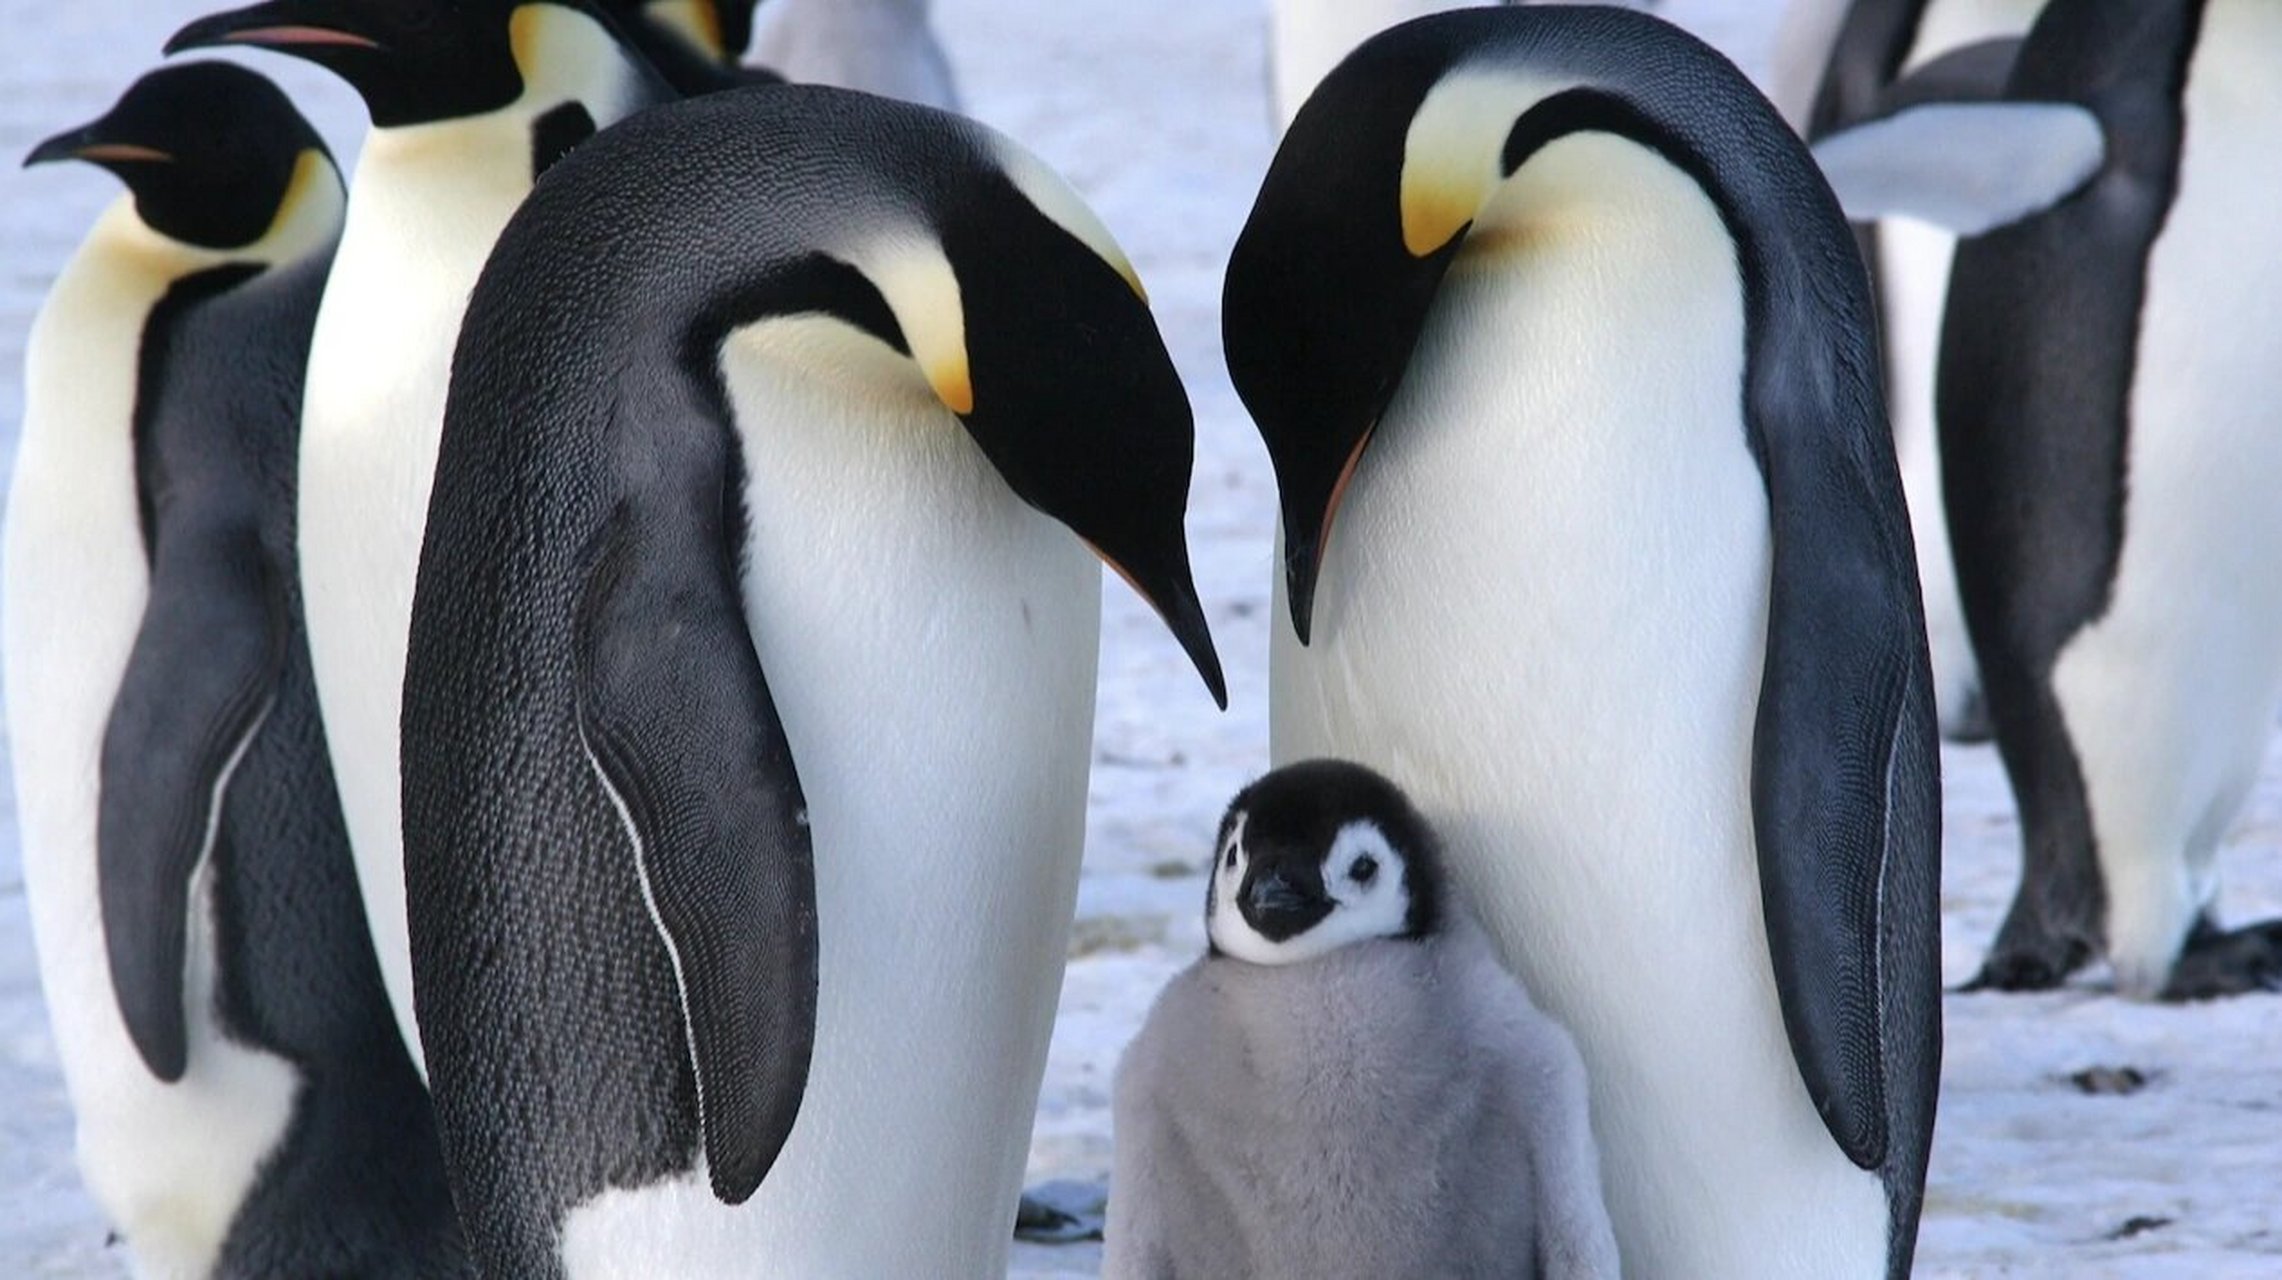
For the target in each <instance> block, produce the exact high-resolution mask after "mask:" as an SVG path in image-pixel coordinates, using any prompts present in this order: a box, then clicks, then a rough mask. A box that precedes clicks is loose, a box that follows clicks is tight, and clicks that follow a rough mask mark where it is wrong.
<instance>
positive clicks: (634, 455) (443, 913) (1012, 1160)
mask: <svg viewBox="0 0 2282 1280" xmlns="http://www.w3.org/2000/svg"><path fill="white" fill-rule="evenodd" d="M446 417H447V423H448V425H447V428H446V431H445V440H444V450H443V456H442V461H441V466H440V467H439V470H438V474H437V484H436V490H435V497H434V501H433V503H432V505H431V508H430V515H429V521H428V539H427V548H426V551H425V553H424V556H423V559H422V563H421V573H420V583H419V594H418V598H417V607H416V608H415V610H414V616H413V625H412V646H411V662H410V669H409V672H408V675H407V681H406V686H405V699H404V728H405V744H406V747H405V754H404V764H405V831H406V851H407V865H406V871H407V883H408V886H409V889H410V892H411V906H412V917H411V919H412V944H413V947H412V954H413V963H414V968H415V971H416V976H417V978H418V982H419V987H420V1019H421V1028H422V1031H423V1033H424V1035H425V1037H426V1041H427V1044H428V1049H429V1064H430V1067H431V1070H432V1078H433V1081H434V1085H435V1089H436V1097H437V1106H438V1111H439V1116H440V1120H441V1124H442V1127H443V1131H444V1139H445V1147H446V1152H447V1156H448V1158H449V1163H450V1165H451V1168H452V1176H453V1178H454V1179H455V1182H454V1188H455V1193H456V1194H457V1196H458V1197H459V1199H460V1202H461V1203H463V1204H467V1205H471V1206H475V1205H480V1206H483V1209H482V1210H481V1211H480V1212H477V1213H473V1214H471V1219H472V1221H471V1234H472V1242H471V1243H472V1245H473V1247H474V1249H475V1251H476V1253H477V1255H478V1257H479V1258H480V1259H481V1261H482V1263H483V1265H484V1266H485V1267H486V1268H487V1269H488V1270H489V1271H491V1272H492V1273H494V1274H505V1275H516V1276H544V1275H560V1276H572V1277H586V1276H621V1275H673V1276H686V1277H704V1276H724V1275H750V1274H754V1272H755V1268H756V1267H757V1268H759V1269H760V1271H762V1272H765V1273H766V1274H770V1275H783V1276H803V1277H807V1276H815V1277H839V1276H847V1277H871V1276H930V1277H932V1276H947V1277H948V1276H993V1277H995V1276H999V1275H1003V1274H1004V1273H1005V1265H1006V1255H1007V1249H1008V1247H1009V1242H1010V1231H1009V1227H1010V1224H1011V1222H1012V1220H1013V1212H1014V1207H1015V1200H1016V1196H1017V1194H1018V1192H1019V1190H1020V1179H1021V1176H1022V1170H1023V1164H1024V1160H1025V1157H1026V1154H1027V1150H1028V1138H1027V1135H1028V1133H1029V1128H1030V1120H1031V1116H1032V1114H1033V1108H1034V1106H1035V1103H1036V1099H1037V1090H1038V1085H1039V1080H1040V1076H1041V1073H1042V1071H1043V1069H1044V1061H1045V1052H1046V1043H1047V1038H1048V1029H1049V1026H1050V1024H1051V1022H1052V1020H1053V1013H1054V1004H1055V997H1056V993H1057V989H1058V986H1059V981H1060V975H1061V972H1062V964H1063V956H1064V954H1065V948H1066V944H1067V936H1068V929H1069V921H1070V917H1071V912H1072V908H1073V906H1074V897H1075V891H1076V884H1077V873H1078V855H1079V849H1080V845H1081V844H1082V843H1083V840H1084V833H1085V797H1086V785H1087V762H1088V759H1089V756H1090V742H1091V732H1092V723H1093V714H1092V713H1093V697H1094V679H1095V655H1096V647H1097V643H1098V638H1099V637H1098V633H1099V626H1100V572H1099V566H1098V565H1097V564H1096V562H1095V558H1094V555H1093V552H1094V551H1098V552H1099V553H1100V555H1101V556H1102V557H1103V558H1105V559H1107V560H1108V561H1109V563H1111V564H1112V565H1113V566H1115V567H1117V568H1118V569H1119V570H1120V571H1121V572H1122V573H1123V574H1124V575H1125V577H1126V578H1127V579H1128V580H1129V581H1130V582H1132V583H1133V584H1134V585H1135V586H1136V587H1137V588H1138V589H1139V590H1140V592H1141V594H1142V595H1144V596H1145V597H1147V598H1148V599H1150V600H1151V601H1153V602H1154V603H1155V605H1156V606H1157V607H1158V609H1159V610H1160V611H1161V612H1162V613H1163V614H1164V615H1165V617H1166V618H1167V620H1168V622H1169V624H1170V625H1171V627H1172V629H1173V632H1174V634H1175V635H1176V636H1177V637H1178V638H1179V639H1180V642H1181V643H1182V644H1183V645H1184V646H1185V647H1186V649H1187V650H1188V653H1189V655H1190V657H1191V658H1192V659H1193V660H1194V661H1195V662H1196V664H1197V666H1198V668H1199V670H1200V671H1201V672H1202V673H1203V675H1204V676H1205V679H1206V681H1207V682H1208V684H1209V685H1210V686H1211V688H1212V691H1213V693H1214V695H1215V697H1216V698H1222V699H1223V700H1224V693H1223V686H1222V683H1221V676H1220V669H1219V665H1218V661H1217V659H1216V658H1215V657H1214V655H1213V650H1212V644H1211V639H1210V637H1209V635H1208V634H1207V631H1206V628H1205V621H1204V614H1203V611H1202V609H1201V607H1200V605H1199V603H1198V601H1197V598H1196V593H1195V589H1194V586H1193V585H1192V581H1191V578H1190V573H1189V565H1188V555H1187V549H1186V544H1185V541H1184V539H1183V535H1182V528H1181V516H1182V510H1183V506H1184V502H1185V498H1186V494H1187V490H1188V483H1189V468H1190V463H1191V451H1192V438H1191V427H1190V416H1189V409H1188V403H1187V400H1186V398H1185V397H1184V395H1183V393H1182V390H1181V386H1180V382H1179V380H1178V378H1177V377H1176V376H1175V374H1174V371H1173V367H1172V365H1171V363H1170V362H1169V360H1168V359H1167V356H1166V354H1165V350H1164V346H1163V344H1162V342H1161V340H1160V338H1159V336H1158V334H1157V331H1156V329H1155V327H1154V326H1153V325H1152V323H1151V321H1150V316H1149V311H1148V307H1147V305H1146V303H1145V302H1144V301H1143V300H1142V297H1141V293H1140V287H1139V285H1138V283H1137V282H1136V279H1135V277H1134V274H1133V271H1132V268H1131V267H1130V266H1129V265H1127V263H1126V261H1125V258H1124V257H1123V255H1122V254H1121V253H1120V252H1119V251H1118V249H1117V247H1116V245H1115V244H1114V243H1113V242H1112V241H1111V239H1110V237H1109V235H1108V233H1107V232H1106V231H1104V230H1103V228H1102V226H1101V224H1100V223H1099V222H1098V221H1096V220H1095V218H1094V217H1093V215H1092V214H1091V213H1089V212H1088V211H1087V210H1086V209H1085V207H1084V206H1083V205H1082V204H1081V203H1080V202H1079V201H1078V199H1077V197H1076V196H1075V195H1073V194H1072V193H1071V192H1070V191H1069V189H1068V188H1067V187H1066V186H1064V185H1063V184H1062V182H1061V181H1060V179H1059V178H1057V177H1055V176H1054V175H1053V174H1052V173H1050V172H1049V171H1048V170H1047V169H1046V168H1045V167H1044V166H1043V165H1041V164H1040V163H1039V162H1038V161H1037V160H1035V159H1033V158H1031V157H1030V156H1028V155H1027V154H1026V153H1024V152H1022V151H1020V150H1019V149H1017V148H1016V147H1014V146H1013V145H1012V144H1011V143H1008V142H1006V141H1005V140H1004V139H1001V138H999V137H997V136H996V135H994V134H991V133H989V132H987V131H985V130H984V129H982V128H981V127H980V126H978V125H974V124H971V123H968V122H966V121H963V120H960V119H958V118H957V117H954V116H949V115H946V114H943V113H939V112H935V111H931V110H927V109H923V108H919V107H914V106H910V105H908V104H904V103H898V102H895V101H892V100H889V99H885V98H876V97H872V96H870V95H867V94H860V93H851V92H847V91H843V90H835V89H827V88H821V87H813V86H785V87H780V88H771V89H752V90H732V91H729V92H726V93H721V94H715V95H712V96H710V97H706V98H700V99H694V100H692V101H689V102H686V103H681V104H676V105H674V106H671V107H666V108H660V109H657V110H653V111H650V112H647V113H644V114H643V115H641V116H638V117H636V118H634V119H632V120H629V121H627V122H625V123H624V124H623V125H621V126H619V127H617V128H615V129H613V130H611V131H610V132H609V133H607V134H605V135H603V136H602V137H600V138H597V139H596V140H595V141H594V142H593V143H591V144H589V145H588V146H587V147H585V148H582V149H581V150H580V151H578V152H577V153H574V154H573V155H572V156H571V157H570V158H569V159H567V160H565V161H564V162H563V164H562V165H561V166H559V167H558V169H557V170H556V171H555V172H554V173H552V174H550V175H549V176H548V179H547V181H546V182H545V183H543V184H541V186H540V187H539V189H538V190H537V191H535V192H534V193H533V195H532V197H531V200H530V201H529V202H528V203H527V204H526V205H525V206H524V207H523V209H522V210H521V212H519V213H518V214H517V215H516V217H515V219H514V221H513V222H512V223H511V224H510V225H509V226H508V228H507V231H506V232H505V234H504V235H503V236H502V237H501V239H500V243H499V248H498V251H497V252H496V253H495V254H494V255H493V257H492V260H491V262H490V264H489V265H488V266H487V267H486V269H485V271H484V275H483V278H482V280H481V282H480V283H479V284H478V285H477V287H476V291H475V295H474V298H473V300H472V301H471V303H470V305H469V308H468V314H467V323H466V326H465V328H464V330H463V332H462V334H461V337H460V344H459V349H458V354H457V357H456V360H455V363H454V367H453V374H452V389H451V401H450V406H449V409H448V412H447V415H446ZM1089 547H1090V548H1091V550H1090V551H1089ZM764 673H765V678H764ZM796 769H797V772H796ZM503 1100H504V1105H503ZM796 1115H797V1119H798V1123H797V1124H796V1123H795V1117H796ZM756 1188H757V1190H756Z"/></svg>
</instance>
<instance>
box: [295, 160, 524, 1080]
mask: <svg viewBox="0 0 2282 1280" xmlns="http://www.w3.org/2000/svg"><path fill="white" fill-rule="evenodd" d="M430 128H432V126H430ZM418 132H419V131H418V130H410V129H408V130H396V131H391V133H392V134H394V135H399V136H392V137H387V138H386V139H385V140H384V136H383V135H382V134H375V135H374V136H373V138H372V140H370V141H368V143H367V144H366V155H365V158H364V160H363V161H362V163H361V164H360V165H359V167H358V171H357V181H356V184H355V186H354V187H353V188H352V191H351V194H350V198H349V211H348V225H347V228H346V230H345V231H344V232H343V235H342V239H341V249H340V253H339V255H338V257H337V258H336V259H335V260H334V263H333V271H332V276H331V278H330V279H329V280H328V281H327V283H326V287H325V298H324V301H323V303H322V304H321V306H320V307H319V309H318V312H317V327H316V333H315V336H314V338H313V339H312V346H311V350H310V355H309V381H308V389H307V391H306V393H305V395H306V402H305V404H304V407H303V410H302V429H301V455H300V485H301V490H300V507H299V529H300V537H301V581H302V591H303V595H304V599H305V601H306V611H307V614H308V627H309V653H310V660H311V664H312V668H313V670H314V672H315V675H316V680H317V698H318V705H319V708H320V709H321V710H322V712H323V714H324V720H325V742H326V746H327V747H328V749H329V750H330V751H331V752H332V757H333V766H334V769H333V772H334V776H335V778H336V779H337V781H338V784H339V788H340V793H341V808H342V811H343V813H344V814H345V815H346V817H347V821H348V829H349V841H350V845H351V848H352V849H353V850H354V853H355V856H356V866H357V887H358V889H359V890H360V891H361V893H362V894H363V897H364V908H365V918H366V920H367V921H368V922H369V923H370V924H371V926H372V934H373V949H374V952H375V953H376V954H377V955H378V957H379V959H380V971H381V977H382V979H383V980H384V981H385V983H386V985H387V988H388V999H389V1004H390V1005H391V1006H392V1007H393V1008H394V1010H395V1013H396V1020H397V1025H398V1026H399V1027H400V1028H401V1029H402V1031H403V1034H404V1042H405V1044H406V1045H407V1046H409V1047H410V1049H411V1051H412V1061H413V1063H414V1064H415V1065H416V1066H419V1067H420V1069H421V1072H422V1075H423V1077H424V1076H425V1075H426V1071H427V1067H426V1063H425V1059H424V1058H423V1057H422V1055H421V1053H420V1036H419V1028H418V1026H417V1025H416V1024H415V1023H414V1021H413V1015H412V950H411V943H410V936H409V934H408V932H407V927H406V922H405V902H404V833H403V813H402V808H401V805H400V802H399V795H400V792H401V783H400V778H399V775H398V772H397V769H398V761H399V746H400V739H399V737H398V717H399V713H400V711H401V703H402V698H403V692H404V659H405V651H406V648H407V646H408V643H409V639H410V635H411V629H412V588H413V583H414V581H415V578H416V577H417V574H418V571H419V565H420V541H421V537H422V535H423V533H424V532H425V530H426V528H427V522H428V494H429V490H430V489H432V488H433V487H434V485H435V476H436V454H437V450H438V446H439V445H440V444H441V442H442V439H443V422H444V396H445V392H446V390H447V387H448V379H449V377H450V370H451V357H452V347H453V344H454V343H455V342H456V341H457V339H458V337H459V329H460V318H461V315H462V313H463V312H464V311H465V310H466V308H467V298H468V293H469V292H470V290H472V289H473V288H474V286H475V278H476V275H477V273H478V272H479V271H481V270H482V267H483V261H484V258H485V256H486V255H487V254H488V253H489V252H490V249H491V244H492V242H493V241H494V240H495V239H497V237H498V234H499V230H500V228H501V227H503V226H505V225H506V221H507V218H508V216H509V214H511V213H512V212H513V210H514V208H515V203H516V201H518V200H519V199H520V198H521V195H522V192H521V191H520V190H517V189H516V186H515V183H514V182H513V181H512V175H504V177H505V178H506V179H508V180H506V181H502V182H500V183H499V186H498V189H496V190H484V191H475V190H471V189H469V187H470V186H471V184H467V183H456V182H449V181H420V180H418V175H417V174H405V173H400V172H395V171H392V170H391V167H390V166H391V163H392V161H395V160H397V159H398V157H399V153H401V152H403V151H405V150H407V149H411V148H415V147H418V146H421V145H423V144H425V145H428V146H430V147H432V146H433V145H434V144H433V142H432V140H428V139H420V138H410V139H407V138H406V137H403V136H401V135H410V134H417V133H418ZM421 158H422V159H427V158H428V157H425V156H423V157H421ZM437 159H448V157H437ZM375 170H378V172H375ZM527 176H528V175H527V173H526V174H525V177H527Z"/></svg>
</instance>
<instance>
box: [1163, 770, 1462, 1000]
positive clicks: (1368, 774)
mask: <svg viewBox="0 0 2282 1280" xmlns="http://www.w3.org/2000/svg"><path fill="white" fill-rule="evenodd" d="M1214 858H1215V861H1214V863H1213V869H1212V875H1211V877H1210V887H1209V888H1208V889H1207V890H1206V896H1205V931H1206V933H1207V935H1208V936H1209V937H1210V938H1211V940H1212V953H1213V954H1214V955H1227V956H1234V957H1236V958H1238V959H1240V960H1248V961H1251V962H1253V963H1255V964H1293V963H1296V962H1299V961H1302V960H1309V959H1313V958H1314V957H1316V956H1320V955H1323V954H1325V953H1327V952H1330V951H1334V950H1337V949H1338V948H1340V947H1343V946H1347V945H1349V944H1350V943H1356V942H1365V941H1369V940H1371V939H1374V938H1409V939H1419V938H1424V937H1427V936H1429V935H1430V934H1432V933H1433V932H1434V931H1435V929H1436V928H1437V927H1438V925H1439V924H1440V919H1441V902H1442V883H1441V861H1440V851H1439V848H1438V846H1437V845H1436V843H1435V839H1434V833H1433V831H1432V830H1431V829H1429V828H1428V827H1427V825H1426V821H1425V819H1423V818H1421V817H1420V816H1419V815H1418V811H1417V810H1416V809H1414V808H1412V807H1411V803H1410V800H1409V798H1408V797H1406V796H1404V795H1403V793H1402V790H1401V789H1400V788H1398V787H1397V786H1395V784H1394V783H1392V782H1389V781H1388V780H1387V779H1385V778H1384V777H1381V776H1380V775H1379V774H1377V773H1374V772H1372V771H1371V770H1369V769H1366V768H1364V767H1363V766H1362V765H1359V764H1353V763H1350V762H1348V761H1345V760H1308V761H1304V762H1302V763H1299V764H1293V765H1286V766H1285V767H1283V768H1281V769H1278V770H1276V771H1275V772H1273V773H1271V774H1268V775H1267V776H1266V777H1264V778H1261V779H1260V780H1259V781H1257V782H1254V783H1253V784H1252V785H1251V786H1249V787H1246V788H1244V790H1243V791H1241V792H1239V793H1238V794H1237V796H1236V799H1235V800H1234V801H1233V802H1231V803H1230V804H1229V806H1228V816H1227V817H1225V818H1223V819H1221V823H1220V839H1219V843H1218V844H1217V845H1216V846H1215V853H1214Z"/></svg>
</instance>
